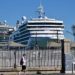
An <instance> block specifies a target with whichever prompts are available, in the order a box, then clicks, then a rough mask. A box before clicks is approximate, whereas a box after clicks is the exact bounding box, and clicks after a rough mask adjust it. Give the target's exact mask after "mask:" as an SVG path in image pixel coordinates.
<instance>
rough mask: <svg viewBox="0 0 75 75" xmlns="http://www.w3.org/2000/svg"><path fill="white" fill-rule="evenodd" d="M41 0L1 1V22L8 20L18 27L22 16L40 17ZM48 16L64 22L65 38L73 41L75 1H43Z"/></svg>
mask: <svg viewBox="0 0 75 75" xmlns="http://www.w3.org/2000/svg"><path fill="white" fill-rule="evenodd" d="M39 5H40V0H0V21H4V20H6V21H7V23H8V24H10V25H11V26H15V25H16V21H17V20H21V18H22V16H26V17H27V18H28V19H29V18H34V17H38V15H37V12H36V11H37V8H38V6H39ZM42 5H43V6H44V10H45V13H46V16H47V17H49V18H55V19H57V20H62V21H63V22H64V26H65V30H64V33H65V37H66V38H69V39H73V35H71V34H70V33H68V32H67V31H69V32H72V25H73V24H75V0H42Z"/></svg>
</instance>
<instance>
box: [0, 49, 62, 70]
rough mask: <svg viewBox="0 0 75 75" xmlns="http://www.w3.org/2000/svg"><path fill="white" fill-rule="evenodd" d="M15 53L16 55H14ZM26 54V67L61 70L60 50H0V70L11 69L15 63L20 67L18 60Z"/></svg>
mask: <svg viewBox="0 0 75 75" xmlns="http://www.w3.org/2000/svg"><path fill="white" fill-rule="evenodd" d="M14 52H16V54H15V53H14ZM24 53H25V54H26V59H27V60H28V61H27V63H26V64H27V67H48V68H56V69H57V68H59V69H61V49H43V50H42V49H41V50H24V49H23V50H22V49H21V50H7V49H6V50H3V49H1V50H0V68H1V69H2V68H10V67H11V68H12V67H14V64H15V63H16V66H17V67H20V59H21V57H22V55H23V54H24Z"/></svg>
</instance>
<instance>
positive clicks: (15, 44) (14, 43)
mask: <svg viewBox="0 0 75 75" xmlns="http://www.w3.org/2000/svg"><path fill="white" fill-rule="evenodd" d="M8 44H9V46H14V47H18V46H19V47H25V45H23V44H20V43H16V42H14V41H10V42H8Z"/></svg>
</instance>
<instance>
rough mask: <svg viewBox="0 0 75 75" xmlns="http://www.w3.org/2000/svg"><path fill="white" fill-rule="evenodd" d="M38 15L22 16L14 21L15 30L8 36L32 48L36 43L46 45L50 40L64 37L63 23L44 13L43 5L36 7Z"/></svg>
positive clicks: (41, 45)
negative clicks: (31, 16)
mask: <svg viewBox="0 0 75 75" xmlns="http://www.w3.org/2000/svg"><path fill="white" fill-rule="evenodd" d="M37 12H38V17H37V18H31V19H29V20H28V19H27V18H26V16H23V17H22V21H21V22H20V21H19V20H18V21H17V23H16V31H15V32H14V33H13V34H12V35H11V36H10V39H11V40H14V41H15V42H18V43H21V44H25V45H27V46H28V47H29V48H33V47H34V46H35V44H37V45H38V46H39V47H40V48H41V47H47V44H48V42H50V41H51V40H54V41H55V40H57V39H58V40H61V39H64V24H63V21H61V20H56V19H51V18H48V17H47V16H46V15H45V11H44V8H43V6H42V5H41V4H40V6H39V7H38V10H37Z"/></svg>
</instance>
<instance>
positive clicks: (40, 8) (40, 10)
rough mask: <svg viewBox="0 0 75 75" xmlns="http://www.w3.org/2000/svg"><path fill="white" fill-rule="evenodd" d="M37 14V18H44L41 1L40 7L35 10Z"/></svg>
mask: <svg viewBox="0 0 75 75" xmlns="http://www.w3.org/2000/svg"><path fill="white" fill-rule="evenodd" d="M37 12H38V14H39V16H38V17H39V18H44V16H45V12H44V7H43V5H42V3H41V0H40V6H39V7H38V10H37Z"/></svg>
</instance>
